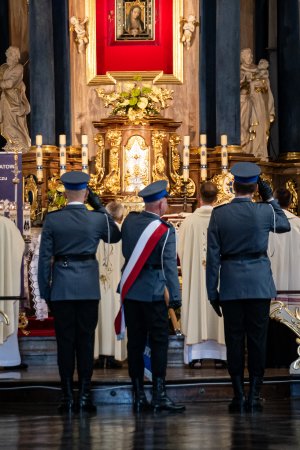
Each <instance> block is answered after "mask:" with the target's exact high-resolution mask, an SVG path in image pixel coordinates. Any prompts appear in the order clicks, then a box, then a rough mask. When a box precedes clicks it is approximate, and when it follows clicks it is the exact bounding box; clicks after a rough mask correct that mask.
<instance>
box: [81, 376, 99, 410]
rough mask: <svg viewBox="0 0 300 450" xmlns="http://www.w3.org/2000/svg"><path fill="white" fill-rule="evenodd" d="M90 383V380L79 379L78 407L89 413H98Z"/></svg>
mask: <svg viewBox="0 0 300 450" xmlns="http://www.w3.org/2000/svg"><path fill="white" fill-rule="evenodd" d="M90 385H91V381H90V380H86V379H84V380H81V381H79V400H78V407H77V409H79V411H84V412H88V413H96V412H97V407H96V405H94V403H93V402H92V398H91V390H90Z"/></svg>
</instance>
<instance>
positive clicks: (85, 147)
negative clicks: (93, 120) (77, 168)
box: [81, 134, 89, 173]
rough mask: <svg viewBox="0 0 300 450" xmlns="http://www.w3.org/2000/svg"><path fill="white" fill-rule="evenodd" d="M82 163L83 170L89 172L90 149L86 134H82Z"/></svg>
mask: <svg viewBox="0 0 300 450" xmlns="http://www.w3.org/2000/svg"><path fill="white" fill-rule="evenodd" d="M81 163H82V172H85V173H88V172H89V168H88V163H89V150H88V136H87V135H86V134H83V135H82V136H81Z"/></svg>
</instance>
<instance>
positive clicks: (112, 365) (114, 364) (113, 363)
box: [105, 356, 122, 369]
mask: <svg viewBox="0 0 300 450" xmlns="http://www.w3.org/2000/svg"><path fill="white" fill-rule="evenodd" d="M105 367H106V368H107V369H121V368H122V363H120V362H119V361H117V360H116V359H115V358H114V357H113V356H107V357H106V366H105Z"/></svg>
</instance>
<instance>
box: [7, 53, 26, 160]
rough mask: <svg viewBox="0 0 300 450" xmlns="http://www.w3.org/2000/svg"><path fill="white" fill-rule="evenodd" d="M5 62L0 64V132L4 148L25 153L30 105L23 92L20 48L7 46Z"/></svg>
mask: <svg viewBox="0 0 300 450" xmlns="http://www.w3.org/2000/svg"><path fill="white" fill-rule="evenodd" d="M5 55H6V63H5V64H2V65H1V66H0V132H1V134H2V136H3V137H4V138H5V139H6V141H7V142H6V145H5V147H4V150H6V151H16V150H18V151H22V153H26V152H27V151H28V150H29V148H30V146H31V141H30V137H29V133H28V128H27V119H26V116H27V114H29V113H30V105H29V102H28V100H27V97H26V94H25V89H26V88H25V84H24V82H23V66H22V64H20V63H19V60H20V50H19V49H18V48H17V47H9V48H8V49H7V50H6V52H5Z"/></svg>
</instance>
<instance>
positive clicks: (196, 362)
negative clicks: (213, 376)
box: [189, 359, 202, 369]
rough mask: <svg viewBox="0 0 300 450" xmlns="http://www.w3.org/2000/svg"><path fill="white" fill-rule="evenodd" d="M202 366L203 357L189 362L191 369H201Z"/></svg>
mask: <svg viewBox="0 0 300 450" xmlns="http://www.w3.org/2000/svg"><path fill="white" fill-rule="evenodd" d="M201 367H202V359H193V360H192V361H191V362H190V363H189V368H190V369H201Z"/></svg>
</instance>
